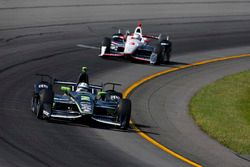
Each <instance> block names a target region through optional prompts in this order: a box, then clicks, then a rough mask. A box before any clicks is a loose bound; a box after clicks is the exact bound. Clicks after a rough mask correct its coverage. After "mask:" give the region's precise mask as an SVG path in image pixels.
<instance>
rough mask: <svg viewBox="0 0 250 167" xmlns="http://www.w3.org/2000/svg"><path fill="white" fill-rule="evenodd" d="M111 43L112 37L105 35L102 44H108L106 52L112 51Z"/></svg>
mask: <svg viewBox="0 0 250 167" xmlns="http://www.w3.org/2000/svg"><path fill="white" fill-rule="evenodd" d="M110 45H111V39H110V38H108V37H105V38H104V39H103V41H102V46H106V47H107V48H106V50H105V53H110Z"/></svg>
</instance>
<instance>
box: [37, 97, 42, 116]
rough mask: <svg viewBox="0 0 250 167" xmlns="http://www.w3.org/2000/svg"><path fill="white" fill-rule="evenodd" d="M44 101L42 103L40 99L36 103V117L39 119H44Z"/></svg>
mask: <svg viewBox="0 0 250 167" xmlns="http://www.w3.org/2000/svg"><path fill="white" fill-rule="evenodd" d="M42 106H43V103H41V101H40V100H38V101H37V104H36V118H37V119H43V108H42Z"/></svg>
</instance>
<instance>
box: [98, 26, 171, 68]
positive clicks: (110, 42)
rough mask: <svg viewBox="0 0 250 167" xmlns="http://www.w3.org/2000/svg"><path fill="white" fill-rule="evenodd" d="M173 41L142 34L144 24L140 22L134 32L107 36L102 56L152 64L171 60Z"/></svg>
mask: <svg viewBox="0 0 250 167" xmlns="http://www.w3.org/2000/svg"><path fill="white" fill-rule="evenodd" d="M171 50H172V43H171V41H170V40H169V38H168V37H167V38H165V39H164V38H163V39H162V38H161V35H159V36H158V37H155V36H150V35H144V34H142V24H141V23H139V24H138V26H137V27H136V28H135V31H134V33H133V34H129V32H128V31H127V32H126V34H125V35H124V34H122V33H121V32H120V30H119V32H118V33H116V34H113V36H112V38H108V37H105V38H104V40H103V42H102V45H101V53H100V55H99V56H101V57H125V58H128V59H130V60H139V61H147V62H150V63H151V64H161V63H164V62H169V60H170V56H171V55H170V53H171Z"/></svg>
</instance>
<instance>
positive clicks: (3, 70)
mask: <svg viewBox="0 0 250 167" xmlns="http://www.w3.org/2000/svg"><path fill="white" fill-rule="evenodd" d="M79 51H81V49H69V50H67V51H59V52H56V53H54V54H50V55H47V56H43V57H37V58H33V59H28V60H25V61H23V62H19V63H15V64H13V65H10V66H8V67H5V68H2V69H0V74H1V73H4V72H6V71H8V70H11V69H13V68H16V67H18V66H21V65H25V64H28V63H31V62H35V61H41V60H45V59H49V58H52V57H56V56H60V55H64V54H66V53H74V52H79Z"/></svg>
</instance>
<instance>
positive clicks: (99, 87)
mask: <svg viewBox="0 0 250 167" xmlns="http://www.w3.org/2000/svg"><path fill="white" fill-rule="evenodd" d="M54 84H58V85H68V86H77V83H76V82H69V81H60V80H57V79H54ZM89 88H91V89H100V90H101V89H102V88H103V86H100V85H94V84H89Z"/></svg>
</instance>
